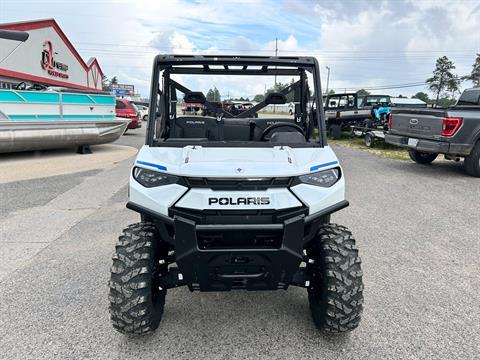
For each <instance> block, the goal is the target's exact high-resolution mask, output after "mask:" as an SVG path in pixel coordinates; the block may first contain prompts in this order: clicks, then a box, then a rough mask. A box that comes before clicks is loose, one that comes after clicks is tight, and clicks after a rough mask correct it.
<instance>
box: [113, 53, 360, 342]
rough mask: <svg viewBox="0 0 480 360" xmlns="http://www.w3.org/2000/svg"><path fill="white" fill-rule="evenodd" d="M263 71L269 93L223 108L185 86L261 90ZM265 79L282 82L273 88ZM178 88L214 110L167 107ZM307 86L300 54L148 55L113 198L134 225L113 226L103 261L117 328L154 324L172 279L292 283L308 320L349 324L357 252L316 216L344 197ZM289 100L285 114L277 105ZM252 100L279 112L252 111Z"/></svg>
mask: <svg viewBox="0 0 480 360" xmlns="http://www.w3.org/2000/svg"><path fill="white" fill-rule="evenodd" d="M274 77H275V86H274V89H275V90H277V91H274V92H269V93H268V94H267V95H266V96H265V98H264V100H263V101H261V102H259V103H257V104H256V105H254V106H253V107H251V108H249V109H245V111H243V112H240V113H238V114H235V115H233V114H231V113H229V112H228V111H226V110H225V109H224V108H223V106H219V104H218V102H213V101H207V99H206V98H205V96H204V94H203V93H202V92H199V91H192V90H190V89H189V88H188V87H187V86H189V87H191V86H195V87H197V89H198V87H200V85H201V84H205V83H207V84H212V83H213V82H216V84H218V81H224V83H225V84H224V85H225V86H228V85H230V86H233V89H235V88H237V89H238V88H239V86H241V85H239V84H244V83H242V81H248V80H251V81H255V85H261V86H260V87H261V88H263V86H264V84H265V83H266V82H267V81H268V80H267V79H272V84H273V78H274ZM277 77H278V79H279V80H281V79H286V82H285V83H287V84H289V85H286V86H285V87H284V88H281V89H280V88H279V87H280V86H278V84H277ZM205 78H207V81H203V82H202V79H205ZM236 78H240V79H241V80H235V82H233V81H232V79H236ZM180 80H183V82H184V83H185V85H182V84H180ZM225 86H223V87H222V86H220V85H218V86H217V87H218V88H220V89H223V88H225ZM256 87H257V88H258V86H256ZM240 88H241V87H240ZM181 94H183V95H182V96H183V101H185V102H186V103H197V104H198V103H200V104H202V106H203V107H204V108H205V109H206V110H207V111H205V112H204V113H208V114H216V116H192V115H188V116H181V115H179V113H181V112H180V111H178V109H177V96H179V95H181ZM321 94H322V92H321V87H320V74H319V67H318V63H317V61H316V59H315V58H313V57H252V56H222V55H220V56H178V55H159V56H157V57H156V58H155V61H154V66H153V76H152V83H151V94H150V107H149V119H148V129H147V136H146V143H145V145H144V146H143V147H142V148H141V150H140V152H139V153H138V156H137V158H136V161H135V164H134V167H133V169H132V172H131V176H130V184H129V201H128V204H127V207H128V208H129V209H131V210H134V211H136V212H138V213H140V215H141V222H139V223H136V224H133V225H130V226H128V227H127V228H126V229H124V230H123V233H122V235H121V236H120V237H119V240H118V243H117V245H116V251H115V254H114V256H113V266H112V268H111V281H110V294H109V298H110V314H111V319H112V323H113V326H114V327H115V328H116V329H117V330H118V331H120V332H123V333H128V334H146V333H149V332H152V331H154V330H155V329H156V328H157V327H158V325H159V322H160V319H161V317H162V313H163V309H164V304H165V297H166V294H167V291H168V289H171V288H175V287H179V286H188V288H189V289H190V291H228V290H233V289H246V290H278V289H284V290H286V289H287V288H288V287H289V286H290V285H294V286H299V287H303V288H305V289H306V290H307V292H308V299H309V303H310V309H311V312H312V316H313V321H314V323H315V325H316V326H317V327H318V328H319V329H321V330H324V331H326V332H329V333H340V332H345V331H350V330H353V329H355V328H356V327H357V326H358V324H359V322H360V316H361V313H362V302H363V294H362V291H363V284H362V271H361V268H360V257H359V255H358V250H357V248H356V245H355V240H354V238H353V236H352V234H351V232H350V231H349V230H348V229H347V228H346V227H344V226H341V225H336V224H332V223H330V214H332V213H333V212H336V211H338V210H340V209H342V208H345V207H346V206H348V202H347V201H346V200H345V180H344V174H343V171H342V168H341V166H340V164H339V161H338V159H337V157H336V156H335V154H334V152H333V150H332V149H331V148H330V147H329V146H328V145H327V141H326V136H325V121H324V120H325V119H324V112H323V108H322V98H321ZM289 102H293V103H294V104H295V106H294V108H295V109H294V112H293V114H292V115H290V114H289V112H288V111H282V109H283V107H285V106H283V107H282V105H284V104H286V103H289ZM220 105H221V104H220ZM262 109H267V110H270V111H281V113H280V115H278V114H276V113H275V114H272V115H267V114H262V112H260V113H259V114H260V115H259V116H258V118H257V117H255V114H256V113H257V112H259V111H260V110H262ZM282 114H286V115H282Z"/></svg>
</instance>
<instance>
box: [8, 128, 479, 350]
mask: <svg viewBox="0 0 480 360" xmlns="http://www.w3.org/2000/svg"><path fill="white" fill-rule="evenodd" d="M122 141H123V142H127V143H132V142H135V143H136V144H137V145H140V144H141V142H140V141H139V139H137V136H136V134H134V135H133V136H131V139H128V138H127V137H124V138H123V139H122ZM336 152H337V155H338V156H339V158H340V159H341V161H342V164H343V166H344V169H345V172H346V178H347V198H348V200H349V201H350V202H351V206H350V207H349V208H347V209H345V210H343V211H341V212H339V213H338V214H335V215H334V216H333V221H335V222H338V223H341V224H343V225H346V226H348V227H349V228H350V229H351V230H352V231H353V233H354V235H355V236H356V238H357V242H358V246H359V248H360V251H361V256H362V259H363V270H364V282H365V311H364V315H363V321H362V323H361V325H360V327H359V328H358V329H357V330H356V331H354V332H352V333H351V334H347V335H343V336H339V337H329V336H325V335H323V334H321V333H319V332H317V330H316V329H315V327H314V325H313V322H312V320H311V318H310V314H309V309H308V303H307V297H306V293H305V291H304V290H303V289H299V288H290V289H289V290H287V291H277V292H253V293H252V292H244V291H234V292H230V293H190V292H189V291H188V290H187V289H186V288H179V289H175V290H171V291H169V294H168V296H167V303H166V307H165V314H164V318H163V320H162V323H161V325H160V328H159V329H158V330H157V332H156V333H155V334H153V335H151V336H148V337H145V338H129V337H127V336H124V335H121V334H119V333H117V332H115V331H114V330H113V328H112V327H111V326H110V323H109V316H108V309H107V307H108V300H107V291H108V290H107V281H108V277H109V266H110V257H111V255H112V252H113V249H114V244H115V240H116V237H117V235H118V233H119V232H120V230H121V228H122V227H124V226H126V225H127V224H129V223H131V222H135V221H137V220H138V215H137V214H135V213H133V212H131V211H129V210H126V209H125V200H126V188H125V186H124V185H118V191H117V192H116V193H115V194H114V195H113V196H109V198H108V199H106V200H105V201H103V202H102V204H103V205H102V206H99V207H95V208H94V209H89V210H88V212H87V213H85V216H83V215H82V216H83V217H81V218H80V217H79V219H80V220H79V221H78V222H76V223H73V224H72V226H71V227H70V228H69V229H68V230H66V231H65V232H63V234H61V235H60V236H59V237H58V238H56V239H54V240H53V241H51V242H50V243H48V245H47V246H45V247H43V248H42V249H41V251H39V252H38V253H36V255H35V256H34V257H33V258H31V259H29V260H28V261H25V262H22V264H21V266H19V267H18V269H17V270H16V271H14V272H11V273H9V275H8V276H7V277H5V278H4V279H3V280H2V281H1V282H0V354H3V355H4V356H6V354H8V358H9V359H51V358H58V359H87V358H95V359H112V358H115V359H131V358H141V359H167V358H182V359H191V358H209V359H227V358H288V359H290V358H311V359H320V358H321V359H474V358H479V354H480V345H479V344H480V327H479V323H480V315H479V312H478V304H479V303H480V292H479V291H478V289H479V288H480V279H479V274H480V265H479V262H478V255H479V254H480V244H479V241H478V240H479V234H480V222H479V221H478V219H479V218H480V208H479V203H478V199H480V181H479V179H475V178H471V177H468V176H466V175H465V174H464V173H463V171H462V169H461V167H460V165H459V164H454V163H450V162H448V163H444V162H440V163H438V164H437V163H434V164H433V166H420V165H417V164H414V163H411V162H404V161H394V160H388V159H381V158H378V157H376V156H375V155H372V154H369V153H366V152H361V151H356V150H352V149H348V148H336ZM121 166H125V167H127V166H128V164H122V165H121ZM89 175H90V174H89ZM97 176H107V175H106V174H103V175H102V173H100V174H98V175H95V176H94V177H93V178H95V177H97ZM111 176H112V177H113V176H114V174H112V175H111ZM90 179H91V178H90ZM49 180H50V179H48V180H45V181H49ZM56 181H57V180H56ZM118 184H120V182H118ZM71 185H72V186H74V185H75V184H71ZM77 186H82V184H80V185H77ZM15 189H16V190H17V191H18V192H19V194H21V195H19V197H22V196H25V197H28V196H29V195H28V190H25V191H23V190H22V189H29V188H28V187H25V188H23V187H21V186H19V187H16V188H15ZM93 191H94V189H92V194H88V196H92V197H93V196H94V193H93ZM4 192H5V190H4V189H3V190H2V189H0V197H1V198H2V199H3V198H4V196H5V195H4V194H5V193H4ZM74 193H75V191H73V192H72V194H74ZM55 195H56V194H53V195H52V196H55ZM45 201H46V200H41V201H38V202H37V203H36V204H35V206H36V207H35V208H32V214H33V213H34V212H33V211H34V210H35V211H37V212H38V211H39V209H42V206H47V205H48V204H47V205H43V204H44V202H45ZM52 201H55V199H53V200H52ZM57 201H58V199H57ZM64 201H67V202H68V199H64V200H62V203H63V202H64ZM23 211H25V216H27V217H28V215H29V213H28V210H23ZM79 211H80V210H79ZM82 211H86V210H85V209H83V208H82ZM79 214H80V213H79ZM82 214H83V213H82ZM4 356H0V357H4Z"/></svg>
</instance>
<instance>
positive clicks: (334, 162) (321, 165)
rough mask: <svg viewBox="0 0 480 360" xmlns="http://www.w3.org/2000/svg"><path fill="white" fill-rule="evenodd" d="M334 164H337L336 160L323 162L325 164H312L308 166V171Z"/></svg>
mask: <svg viewBox="0 0 480 360" xmlns="http://www.w3.org/2000/svg"><path fill="white" fill-rule="evenodd" d="M336 164H338V161H330V162H328V163H325V164H320V165H315V166H312V167H311V168H310V171H315V170H318V169H321V168H324V167H326V166H330V165H336Z"/></svg>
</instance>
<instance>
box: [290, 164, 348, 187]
mask: <svg viewBox="0 0 480 360" xmlns="http://www.w3.org/2000/svg"><path fill="white" fill-rule="evenodd" d="M339 178H340V169H339V168H334V169H328V170H324V171H318V172H315V173H312V174H307V175H301V176H299V177H298V179H299V180H300V182H301V183H302V184H309V185H315V186H321V187H325V188H327V187H330V186H332V185H333V184H335V183H336V182H337V181H338V179H339Z"/></svg>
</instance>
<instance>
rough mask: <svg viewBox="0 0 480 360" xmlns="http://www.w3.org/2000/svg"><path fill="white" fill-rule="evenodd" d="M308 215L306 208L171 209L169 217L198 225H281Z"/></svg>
mask: <svg viewBox="0 0 480 360" xmlns="http://www.w3.org/2000/svg"><path fill="white" fill-rule="evenodd" d="M299 215H304V216H306V215H308V209H307V208H306V207H296V208H290V209H285V210H273V209H268V210H193V209H184V208H175V207H173V208H170V211H169V216H170V217H172V218H174V217H175V216H180V217H183V218H185V219H189V220H192V221H194V222H195V223H197V224H281V223H283V222H284V221H285V220H287V219H291V218H294V217H296V216H299Z"/></svg>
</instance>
